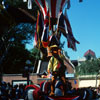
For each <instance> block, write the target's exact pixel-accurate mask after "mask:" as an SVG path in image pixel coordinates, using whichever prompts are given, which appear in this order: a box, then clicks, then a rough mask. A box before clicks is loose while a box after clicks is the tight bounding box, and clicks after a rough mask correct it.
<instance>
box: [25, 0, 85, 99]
mask: <svg viewBox="0 0 100 100" xmlns="http://www.w3.org/2000/svg"><path fill="white" fill-rule="evenodd" d="M80 2H81V0H80ZM35 3H36V5H37V6H38V7H39V11H38V14H37V22H36V32H35V36H34V46H35V47H37V48H38V49H39V50H41V52H42V55H43V56H44V55H46V54H47V55H46V56H47V59H48V58H50V57H51V56H52V54H51V53H50V46H52V45H57V46H59V47H60V46H61V44H60V39H61V35H63V36H65V38H66V39H67V46H68V48H71V49H73V50H74V51H76V43H77V44H79V42H78V41H77V40H76V39H75V37H74V35H73V33H72V28H71V25H70V21H69V19H68V16H67V10H68V9H69V8H70V0H35ZM31 6H32V5H31V2H30V8H32V7H31ZM60 49H62V48H61V47H60ZM63 55H64V54H63ZM65 58H66V59H65V61H64V62H65V65H66V70H67V74H69V73H70V71H68V70H69V69H70V68H72V69H71V70H73V71H72V73H71V74H74V73H75V71H74V66H73V64H72V63H71V61H70V60H69V59H68V58H67V57H65ZM41 62H42V63H43V61H39V66H38V68H37V71H36V73H37V74H39V73H40V72H41V69H42V74H44V72H45V73H46V74H47V72H46V70H47V64H46V65H45V66H46V67H44V65H43V64H42V65H43V66H40V65H41ZM41 67H44V68H41ZM67 74H66V75H65V76H67ZM40 78H41V77H40ZM67 78H68V77H67ZM50 82H51V79H50V77H45V79H44V78H43V79H42V78H41V81H40V82H38V83H37V84H34V85H28V86H26V91H27V97H28V99H29V100H78V99H79V100H81V99H82V98H85V97H86V94H84V90H83V91H82V96H80V94H79V91H80V90H74V89H73V90H71V86H70V85H68V87H67V88H66V95H63V94H62V90H61V87H62V83H61V82H60V81H59V79H58V80H57V82H56V85H55V95H54V96H49V93H50V85H51V84H50ZM67 83H68V82H67ZM69 84H70V83H69ZM68 88H70V89H69V90H67V89H68ZM76 91H77V92H76Z"/></svg>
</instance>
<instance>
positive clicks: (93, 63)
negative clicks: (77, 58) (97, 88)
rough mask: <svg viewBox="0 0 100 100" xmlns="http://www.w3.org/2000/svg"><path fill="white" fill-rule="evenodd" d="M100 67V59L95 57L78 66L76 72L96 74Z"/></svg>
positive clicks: (79, 73)
mask: <svg viewBox="0 0 100 100" xmlns="http://www.w3.org/2000/svg"><path fill="white" fill-rule="evenodd" d="M99 69H100V60H99V59H93V60H87V61H85V62H83V63H81V65H80V66H77V67H76V73H77V74H78V75H94V74H97V73H98V71H99Z"/></svg>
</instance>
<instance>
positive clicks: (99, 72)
mask: <svg viewBox="0 0 100 100" xmlns="http://www.w3.org/2000/svg"><path fill="white" fill-rule="evenodd" d="M99 74H100V70H99V71H98V73H97V75H96V87H97V79H98V75H99Z"/></svg>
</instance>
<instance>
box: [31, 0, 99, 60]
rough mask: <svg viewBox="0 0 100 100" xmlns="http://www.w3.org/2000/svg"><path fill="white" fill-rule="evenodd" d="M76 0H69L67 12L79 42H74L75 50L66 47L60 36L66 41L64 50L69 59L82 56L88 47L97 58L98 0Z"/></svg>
mask: <svg viewBox="0 0 100 100" xmlns="http://www.w3.org/2000/svg"><path fill="white" fill-rule="evenodd" d="M78 1H79V0H71V7H70V9H69V10H68V11H67V12H68V18H69V21H70V24H71V27H72V31H73V35H74V37H75V38H76V40H78V41H79V42H80V44H76V48H77V51H73V50H72V49H70V48H68V47H67V40H66V38H64V37H62V40H64V41H65V42H66V43H65V45H64V51H67V53H68V56H69V57H70V59H71V60H77V59H79V58H82V57H83V56H84V53H85V52H86V51H88V50H89V49H91V50H92V51H94V52H95V54H96V57H97V58H98V57H100V46H99V44H100V35H99V34H100V0H83V2H82V3H79V2H78ZM32 45H33V43H32ZM30 47H31V45H30Z"/></svg>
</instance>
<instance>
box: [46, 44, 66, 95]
mask: <svg viewBox="0 0 100 100" xmlns="http://www.w3.org/2000/svg"><path fill="white" fill-rule="evenodd" d="M50 49H51V52H52V55H53V56H52V57H51V58H50V60H49V63H48V68H47V72H48V74H52V79H51V93H50V95H54V90H55V89H54V86H55V82H56V79H57V77H59V78H60V79H61V81H62V83H63V88H64V89H66V87H65V86H66V79H65V70H66V66H65V65H64V62H63V60H64V59H63V56H61V54H60V55H59V54H58V52H59V49H60V48H59V47H58V46H57V45H52V46H50ZM65 91H66V90H65ZM65 91H63V94H64V93H65Z"/></svg>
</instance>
